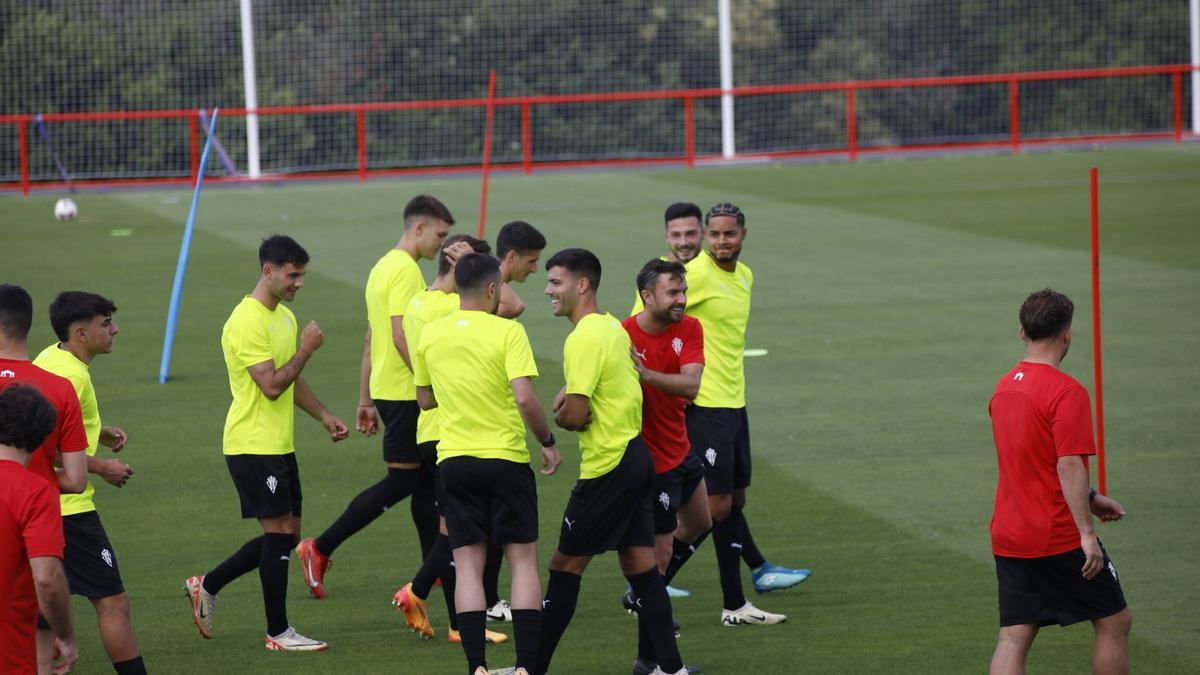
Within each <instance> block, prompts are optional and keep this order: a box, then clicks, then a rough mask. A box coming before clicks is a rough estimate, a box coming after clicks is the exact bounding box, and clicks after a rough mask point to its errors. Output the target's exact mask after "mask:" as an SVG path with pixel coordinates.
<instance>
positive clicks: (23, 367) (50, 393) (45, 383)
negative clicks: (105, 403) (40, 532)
mask: <svg viewBox="0 0 1200 675" xmlns="http://www.w3.org/2000/svg"><path fill="white" fill-rule="evenodd" d="M14 384H28V385H31V386H33V387H36V388H37V390H38V391H40V392H41V393H42V396H45V397H46V400H48V401H50V405H52V406H54V410H55V412H57V413H58V420H57V421H56V422H55V423H54V430H53V431H51V432H50V435H49V436H47V437H46V440H45V441H43V442H42V444H41V445H40V446H38V449H37V451H36V452H34V453H33V455H32V456H31V457H30V458H29V470H30V471H32V472H34V473H36V474H37V475H39V476H41V477H42V478H45V479H46V480H48V481H50V483H51V484H53V485H54V489H55V491H57V490H58V476H57V475H56V474H55V473H54V455H55V453H56V452H60V451H61V452H82V451H84V450H87V447H88V441H87V432H85V431H84V428H83V412H82V411H81V410H80V408H79V397H78V396H76V395H75V387H74V386H72V385H71V381H70V380H68V379H67V378H65V377H60V376H58V375H55V374H54V373H51V372H50V371H48V370H43V369H41V368H39V367H37V366H35V365H33V362H32V361H16V360H14V359H0V391H4V390H5V389H7V388H8V387H10V386H12V385H14Z"/></svg>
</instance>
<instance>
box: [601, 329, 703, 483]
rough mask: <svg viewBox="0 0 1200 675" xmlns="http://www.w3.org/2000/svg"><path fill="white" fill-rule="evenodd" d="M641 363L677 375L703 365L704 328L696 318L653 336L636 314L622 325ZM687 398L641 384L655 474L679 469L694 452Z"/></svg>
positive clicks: (645, 428) (645, 432) (645, 429)
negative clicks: (684, 368) (686, 412)
mask: <svg viewBox="0 0 1200 675" xmlns="http://www.w3.org/2000/svg"><path fill="white" fill-rule="evenodd" d="M621 325H622V326H624V327H625V331H626V332H627V333H629V339H630V341H632V342H633V348H634V349H636V350H637V353H638V356H640V357H641V359H642V363H644V364H645V365H646V367H647V368H649V369H651V370H657V371H658V372H660V373H668V374H676V373H678V372H679V369H680V367H681V366H685V365H687V364H689V363H704V329H703V328H701V327H700V322H699V321H698V320H696V319H695V318H693V317H690V316H684V317H683V321H680V322H679V323H673V324H671V325H670V327H669V328H667V330H666V331H664V332H663V333H661V334H659V335H651V334H649V333H647V332H646V331H644V330H642V327H641V326H639V325H638V323H637V315H636V314H635V315H634V316H631V317H629V318H628V319H625V320H624V321H622V322H621ZM687 404H688V402H687V399H685V398H683V397H681V396H672V395H670V394H668V393H666V392H665V391H663V390H661V389H659V388H658V387H653V386H651V385H649V384H646V383H645V382H643V383H642V440H644V441H646V445H648V446H649V447H650V454H651V455H653V457H654V471H655V473H663V472H664V471H670V470H671V469H674V468H675V467H677V466H679V463H680V462H682V461H683V458H684V457H687V454H688V452H690V451H691V449H692V447H691V443H690V442H689V441H688V434H687V423H686V420H685V418H684V409H685V408H687Z"/></svg>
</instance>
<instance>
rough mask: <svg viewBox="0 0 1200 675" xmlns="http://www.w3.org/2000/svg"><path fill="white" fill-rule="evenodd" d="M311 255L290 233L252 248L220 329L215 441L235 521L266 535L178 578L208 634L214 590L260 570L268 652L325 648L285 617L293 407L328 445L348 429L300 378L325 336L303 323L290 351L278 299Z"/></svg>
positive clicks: (294, 504) (296, 532)
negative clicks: (255, 525) (220, 413)
mask: <svg viewBox="0 0 1200 675" xmlns="http://www.w3.org/2000/svg"><path fill="white" fill-rule="evenodd" d="M308 260H309V258H308V252H307V251H305V250H304V248H303V247H301V246H300V244H298V243H296V241H295V240H294V239H292V238H291V237H287V236H284V235H272V236H270V237H267V238H266V239H264V240H263V242H262V245H261V246H259V249H258V261H259V265H260V267H259V269H260V275H259V278H258V283H257V284H256V285H255V286H254V291H253V292H252V293H251V294H250V295H247V296H246V297H244V298H243V299H242V301H241V302H240V303H238V305H237V307H235V308H234V309H233V312H232V313H231V314H230V315H229V319H228V320H227V321H226V322H225V327H224V329H223V330H222V331H221V349H222V351H223V352H224V354H225V367H226V370H227V371H228V375H229V390H230V393H231V394H232V395H233V402H232V403H231V404H230V406H229V413H228V414H227V415H226V417H225V432H224V435H223V439H222V446H223V451H224V453H225V462H226V464H227V465H228V467H229V475H230V476H231V477H232V478H233V484H234V487H236V488H237V492H238V497H239V499H240V500H241V506H242V517H243V518H256V519H258V522H259V524H260V525H262V528H263V535H262V536H259V537H255V538H254V539H251V540H250V541H248V542H246V543H245V544H244V545H243V546H242V547H241V549H239V550H238V551H237V552H236V553H234V554H233V555H232V556H230V557H229V558H228V559H227V560H225V562H222V563H221V564H220V565H217V566H216V567H215V568H213V569H212V571H210V572H209V573H208V574H206V575H204V576H199V577H189V578H188V579H187V581H186V582H184V590H185V591H186V592H187V595H188V597H189V598H190V599H191V601H192V620H193V621H194V622H195V624H196V627H197V628H198V629H199V630H200V635H202V636H203V637H205V638H211V637H212V636H213V617H212V612H213V608H214V606H215V604H216V599H217V598H216V596H217V594H218V593H220V591H221V589H222V588H224V587H225V586H226V585H227V584H228V583H230V582H231V581H233V580H234V579H236V578H238V577H240V576H242V575H243V574H246V573H248V572H251V571H254V570H255V569H257V570H258V577H259V580H260V581H261V582H262V589H263V605H264V606H265V610H266V617H267V635H266V638H265V639H264V641H265V643H266V648H267V649H268V650H272V651H322V650H324V649H327V648H328V645H326V644H325V643H324V642H322V641H320V640H314V639H312V638H309V637H305V636H303V635H301V634H300V633H297V632H296V630H295V629H294V628H292V626H291V624H289V623H288V617H287V579H288V577H287V573H288V553H289V552H290V551H291V549H292V547H293V546H295V545H296V541H297V540H298V539H299V538H300V515H301V504H302V493H301V489H300V467H299V465H298V464H297V463H296V450H295V447H294V445H293V442H292V437H293V433H294V412H295V407H299V408H300V409H301V410H303V411H304V412H306V413H308V414H309V415H311V416H312V417H313V419H315V420H317V421H319V422H320V423H321V426H323V427H325V430H326V431H327V432H329V438H330V440H332V441H333V442H335V443H336V442H338V441H341V440H344V439H345V438H346V436H347V435H348V434H349V432H348V430H347V428H346V425H345V424H344V423H343V422H342V421H341V420H340V419H338V418H337V417H335V416H334V415H333V414H331V413H330V412H329V410H328V409H326V408H325V406H324V405H323V404H322V403H321V401H320V400H319V399H318V398H317V395H316V394H315V393H313V390H312V388H310V387H309V386H308V383H307V382H306V381H305V380H304V378H303V377H301V375H300V373H301V371H303V370H304V366H305V364H307V363H308V360H309V359H310V358H312V355H313V353H315V352H316V351H317V350H318V349H320V347H321V345H322V344H324V342H325V336H324V334H323V333H322V332H321V328H320V327H319V326H317V322H316V321H309V322H308V325H306V326H305V327H304V331H303V332H302V333H301V334H300V347H299V349H297V348H296V332H297V324H296V315H295V314H293V313H292V311H291V310H290V309H288V308H287V307H286V306H284V305H283V304H282V303H283V302H284V301H287V302H291V301H292V300H295V299H296V293H298V292H299V291H300V288H301V287H302V286H304V274H305V271H306V269H307V266H308Z"/></svg>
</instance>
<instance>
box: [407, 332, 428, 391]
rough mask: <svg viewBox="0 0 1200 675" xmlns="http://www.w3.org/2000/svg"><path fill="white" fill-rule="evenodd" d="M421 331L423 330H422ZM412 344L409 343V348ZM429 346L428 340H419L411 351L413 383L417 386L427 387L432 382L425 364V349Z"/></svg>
mask: <svg viewBox="0 0 1200 675" xmlns="http://www.w3.org/2000/svg"><path fill="white" fill-rule="evenodd" d="M422 332H423V331H422ZM411 348H412V345H411V344H410V345H409V349H411ZM428 348H429V340H421V342H420V344H418V345H417V349H416V351H414V352H411V357H412V367H413V384H414V385H415V386H418V387H428V386H430V384H432V383H431V382H430V380H429V368H428V366H426V365H425V350H426V349H428Z"/></svg>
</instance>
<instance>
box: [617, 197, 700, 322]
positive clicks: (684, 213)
mask: <svg viewBox="0 0 1200 675" xmlns="http://www.w3.org/2000/svg"><path fill="white" fill-rule="evenodd" d="M703 218H704V212H703V211H701V210H700V207H699V206H696V205H695V204H693V203H691V202H675V203H674V204H672V205H670V206H668V207H667V210H666V212H664V213H663V220H664V221H665V223H664V226H663V241H665V242H666V243H667V254H666V255H664V256H662V260H666V261H667V262H677V263H681V264H684V265H686V264H688V263H689V262H691V261H692V259H693V258H695V257H696V256H697V255H699V254H700V244H701V241H702V240H703V236H704V226H703V225H702V224H701V221H702V220H703ZM645 308H646V306H645V305H643V304H642V295H641V293H640V292H639V293H636V294H634V300H633V309H632V310H630V311H629V316H635V315H637V314H638V313H640V312H641V311H642V310H643V309H645Z"/></svg>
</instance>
